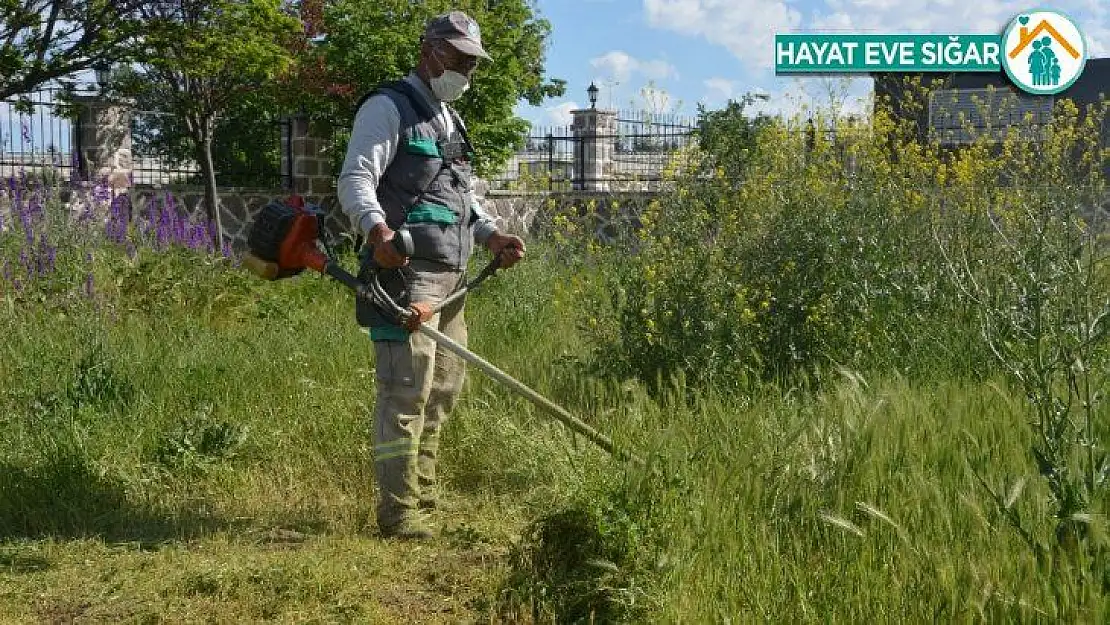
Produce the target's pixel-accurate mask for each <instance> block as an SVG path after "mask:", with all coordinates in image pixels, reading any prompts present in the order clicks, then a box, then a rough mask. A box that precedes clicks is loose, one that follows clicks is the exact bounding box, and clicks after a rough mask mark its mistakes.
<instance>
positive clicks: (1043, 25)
mask: <svg viewBox="0 0 1110 625" xmlns="http://www.w3.org/2000/svg"><path fill="white" fill-rule="evenodd" d="M1024 19H1029V18H1024ZM1042 32H1046V33H1048V35H1049V36H1051V37H1052V38H1053V39H1055V40H1056V42H1057V43H1059V44H1060V47H1062V48H1063V49H1064V51H1065V52H1067V53H1068V54H1070V55H1071V57H1072V58H1073V59H1076V60H1078V59H1079V56H1080V55H1079V50H1076V49H1075V47H1074V46H1072V45H1071V42H1069V41H1068V40H1067V39H1066V38H1064V36H1063V35H1061V34H1060V31H1058V30H1056V29H1055V28H1053V27H1052V24H1049V23H1048V20H1044V19H1042V20H1041V21H1040V23H1039V24H1037V26H1036V27H1035V28H1034V29H1033V30H1032V32H1030V30H1029V27H1028V26H1025V25H1023V26H1022V27H1021V30H1020V31H1018V34H1019V37H1018V45H1016V46H1014V49H1013V50H1010V54H1009V56H1010V58H1011V59H1016V58H1017V56H1018V55H1019V54H1021V52H1022V50H1025V48H1027V47H1028V46H1029V44H1031V43H1033V41H1035V40H1036V39H1037V37H1038V36H1040V34H1041V33H1042Z"/></svg>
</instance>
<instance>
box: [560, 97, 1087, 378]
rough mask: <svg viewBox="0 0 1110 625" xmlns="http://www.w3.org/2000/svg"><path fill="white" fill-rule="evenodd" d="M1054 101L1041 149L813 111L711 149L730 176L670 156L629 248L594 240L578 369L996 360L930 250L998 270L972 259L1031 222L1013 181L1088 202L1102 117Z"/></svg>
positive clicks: (694, 370)
mask: <svg viewBox="0 0 1110 625" xmlns="http://www.w3.org/2000/svg"><path fill="white" fill-rule="evenodd" d="M919 95H920V96H921V97H920V98H919V99H916V100H915V99H912V98H911V99H910V100H909V101H908V102H907V103H905V105H904V106H905V107H906V108H907V109H911V110H908V111H907V112H909V113H911V114H912V107H913V106H914V105H916V106H922V105H923V102H925V101H926V99H925V96H926V94H925V92H924V90H921V92H920V94H919ZM1073 108H1074V107H1073ZM1058 109H1059V110H1058V111H1057V115H1056V117H1055V119H1056V121H1055V122H1054V123H1053V128H1050V129H1049V130H1048V134H1047V136H1048V137H1049V139H1048V141H1047V142H1041V143H1034V142H1028V141H1023V140H1020V138H1019V137H1018V136H1017V133H1016V132H1015V133H1012V134H1011V137H1010V139H1009V140H1007V141H1005V142H1003V143H1001V144H995V143H991V142H990V141H989V140H988V138H987V136H986V135H985V134H984V135H983V136H982V137H980V138H979V139H978V140H977V141H976V142H974V143H973V144H971V145H967V146H964V147H962V148H961V149H955V150H953V149H948V148H942V146H940V145H938V144H937V143H936V142H935V141H930V140H923V139H922V138H921V137H919V136H918V133H917V129H916V127H915V126H914V125H913V123H912V122H908V121H896V120H895V119H893V118H891V117H889V116H887V115H885V114H884V113H883V112H882V110H881V109H880V111H879V112H878V113H877V114H876V116H875V118H874V119H873V120H871V123H870V124H869V125H868V126H866V127H865V126H861V125H855V124H850V123H848V122H845V121H843V120H834V119H824V118H822V116H821V115H818V116H817V117H816V118H815V128H827V131H822V132H807V128H806V125H805V124H802V123H799V121H798V120H793V121H776V122H771V123H765V124H761V125H760V127H759V129H758V131H757V132H754V133H752V134H751V137H752V138H751V142H750V145H748V146H747V147H744V148H743V149H737V146H730V147H729V149H730V153H732V154H740V155H742V156H743V157H745V158H746V159H747V161H746V162H745V163H744V166H743V168H742V171H743V175H742V176H739V177H738V176H737V174H736V173H735V171H732V173H726V171H725V169H723V168H722V167H721V166H720V165H719V164H718V163H719V160H720V159H718V158H715V155H713V154H708V153H693V154H690V155H687V156H688V160H687V161H685V162H684V164H683V167H682V168H683V169H684V172H683V173H681V174H680V175H676V176H674V185H675V190H674V191H673V192H671V193H668V194H666V195H664V196H662V197H661V198H659V200H658V201H656V202H653V203H651V204H650V206H649V207H648V209H647V210H646V211H645V214H644V215H643V217H642V220H641V221H642V228H641V229H640V230H639V232H638V236H637V237H636V238H635V240H634V242H633V244H632V245H626V246H624V247H622V248H620V249H619V250H611V251H610V253H611V254H612V259H611V260H613V261H614V262H612V263H611V267H610V269H609V270H607V271H605V272H603V275H602V276H601V282H599V283H597V284H595V285H594V288H593V289H592V290H591V291H590V292H592V293H593V297H594V300H593V303H592V305H591V306H590V308H591V309H594V310H601V309H606V308H607V309H608V310H610V311H611V313H612V314H610V315H608V316H606V317H604V318H602V319H601V320H600V321H597V320H595V321H593V322H591V323H588V324H587V326H588V327H587V328H586V329H587V330H588V331H591V332H593V336H594V339H595V341H596V343H597V344H598V345H599V349H598V350H597V351H596V354H595V358H594V362H595V365H596V366H597V367H599V368H601V369H603V370H605V371H607V372H609V373H615V374H617V375H621V376H631V377H636V378H639V379H641V380H643V381H645V382H647V383H649V384H655V383H656V382H657V381H659V380H665V379H668V378H672V377H676V376H679V377H682V378H684V379H685V380H686V381H687V382H690V383H693V386H695V387H703V388H704V387H708V386H710V385H713V386H714V387H715V388H716V389H717V390H721V389H722V388H726V387H732V388H737V387H742V386H744V385H745V383H746V382H745V381H751V380H766V379H777V380H783V381H787V382H790V383H796V382H798V381H801V380H803V379H805V380H814V379H820V378H821V377H822V376H823V375H825V374H826V372H828V371H830V370H833V369H835V368H838V367H849V368H852V369H856V370H889V369H895V370H897V371H900V372H902V373H903V374H906V375H910V376H919V375H920V376H932V375H935V374H937V373H940V372H947V373H950V374H954V375H957V376H970V377H981V376H985V375H989V374H990V373H991V372H992V371H997V370H998V369H997V367H996V364H997V359H996V354H995V352H996V350H995V349H993V348H992V346H991V344H990V343H988V342H984V341H983V340H982V323H981V312H982V311H981V310H980V307H978V306H977V304H976V302H975V301H974V300H972V299H969V298H968V297H967V293H966V288H965V285H964V284H963V283H962V282H961V281H960V280H957V279H954V273H953V266H952V263H951V262H949V261H950V260H951V258H949V257H946V256H945V254H944V250H945V249H947V247H949V246H951V245H953V244H957V245H959V247H960V248H961V254H962V256H961V262H960V267H961V268H963V269H966V270H968V271H970V272H971V274H970V279H971V280H973V281H974V280H976V279H978V278H979V277H991V278H992V279H1000V278H1001V276H1000V274H998V273H997V272H990V271H988V269H989V268H990V267H991V263H992V262H995V260H996V259H998V258H1000V254H1002V253H1004V252H1005V251H1006V250H1007V249H1008V248H1009V246H1010V245H1011V244H1012V243H1013V239H1012V238H1009V235H1006V236H1001V235H1000V232H999V231H998V230H997V228H996V227H995V226H996V225H997V223H1000V221H999V220H1001V223H1006V224H1007V225H1008V227H1011V228H1016V229H1018V230H1021V229H1022V228H1032V229H1034V230H1035V229H1036V228H1037V227H1038V226H1037V224H1036V222H1035V220H1034V221H1030V220H1026V221H1022V220H1015V219H1013V218H1012V217H1007V215H1021V214H1032V213H1036V212H1037V211H1038V208H1039V207H1041V206H1042V205H1043V203H1042V202H1043V200H1044V199H1045V198H1044V194H1043V193H1040V194H1038V193H1033V192H1031V189H1033V188H1034V187H1035V188H1041V189H1050V188H1051V189H1065V188H1066V189H1069V191H1068V193H1066V194H1061V195H1060V196H1059V197H1060V198H1061V199H1062V200H1063V202H1057V204H1066V203H1068V202H1071V204H1070V207H1069V210H1071V211H1072V212H1073V213H1075V210H1074V209H1076V208H1078V207H1081V206H1094V205H1097V203H1098V198H1100V197H1101V196H1102V194H1103V193H1104V186H1100V185H1104V182H1102V181H1101V178H1099V176H1098V175H1097V172H1098V171H1099V168H1100V167H1101V162H1102V160H1101V155H1102V154H1103V153H1102V152H1100V149H1099V146H1098V124H1099V120H1100V119H1101V117H1100V116H1103V115H1105V113H1103V112H1102V110H1101V109H1098V108H1096V109H1092V111H1091V113H1090V114H1089V115H1088V116H1086V117H1084V118H1083V119H1080V118H1079V117H1077V116H1076V115H1075V114H1074V112H1069V109H1068V104H1067V103H1066V102H1065V103H1060V104H1059V105H1058ZM1076 154H1079V155H1082V156H1081V157H1078V158H1077V157H1076V156H1075V155H1076ZM1030 166H1035V168H1036V171H1031V170H1030ZM731 170H736V164H735V163H733V164H732V165H731ZM740 178H742V180H743V182H742V183H741V182H740V181H739V179H740ZM1065 198H1066V199H1065ZM995 217H997V219H995ZM1073 217H1074V219H1075V220H1077V223H1078V222H1079V221H1078V220H1080V219H1081V218H1082V217H1083V215H1082V214H1080V213H1075V214H1073ZM1069 249H1070V248H1069ZM586 296H587V295H586V293H581V294H578V295H576V297H578V298H581V297H586Z"/></svg>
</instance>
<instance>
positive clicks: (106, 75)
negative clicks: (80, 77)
mask: <svg viewBox="0 0 1110 625" xmlns="http://www.w3.org/2000/svg"><path fill="white" fill-rule="evenodd" d="M93 70H94V71H95V72H96V85H97V86H98V87H100V90H101V91H104V89H105V87H107V86H108V81H109V80H111V78H112V64H111V63H109V62H108V61H101V62H99V63H97V64H96V65H94V66H93Z"/></svg>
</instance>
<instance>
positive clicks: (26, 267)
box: [19, 248, 35, 280]
mask: <svg viewBox="0 0 1110 625" xmlns="http://www.w3.org/2000/svg"><path fill="white" fill-rule="evenodd" d="M19 266H20V267H23V271H24V272H26V274H27V279H28V280H29V279H31V278H32V277H33V276H34V274H35V267H34V263H33V262H32V261H31V258H30V257H29V256H27V248H23V249H21V250H19Z"/></svg>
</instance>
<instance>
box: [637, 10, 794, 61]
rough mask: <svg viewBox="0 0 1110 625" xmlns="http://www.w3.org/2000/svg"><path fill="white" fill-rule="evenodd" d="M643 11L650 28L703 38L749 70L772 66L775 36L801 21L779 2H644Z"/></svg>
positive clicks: (789, 29) (791, 28) (792, 28)
mask: <svg viewBox="0 0 1110 625" xmlns="http://www.w3.org/2000/svg"><path fill="white" fill-rule="evenodd" d="M644 11H645V13H646V14H647V20H648V23H649V24H651V25H652V26H654V27H657V28H663V29H667V30H673V31H675V32H678V33H681V34H684V35H691V36H700V37H704V38H705V39H706V40H708V41H709V42H710V43H714V44H717V45H721V46H724V47H725V48H726V49H728V50H729V51H730V52H731V53H732V54H733V56H735V57H736V58H738V59H740V61H741V62H743V63H744V64H745V65H748V66H749V67H752V68H766V67H767V66H773V64H774V40H775V33H779V32H787V31H791V30H796V29H797V28H798V27H799V26H800V25H801V22H802V16H801V14H800V13H799V12H798V11H797V10H795V9H792V8H790V7H788V6H787V4H786V2H783V1H780V0H644Z"/></svg>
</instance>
